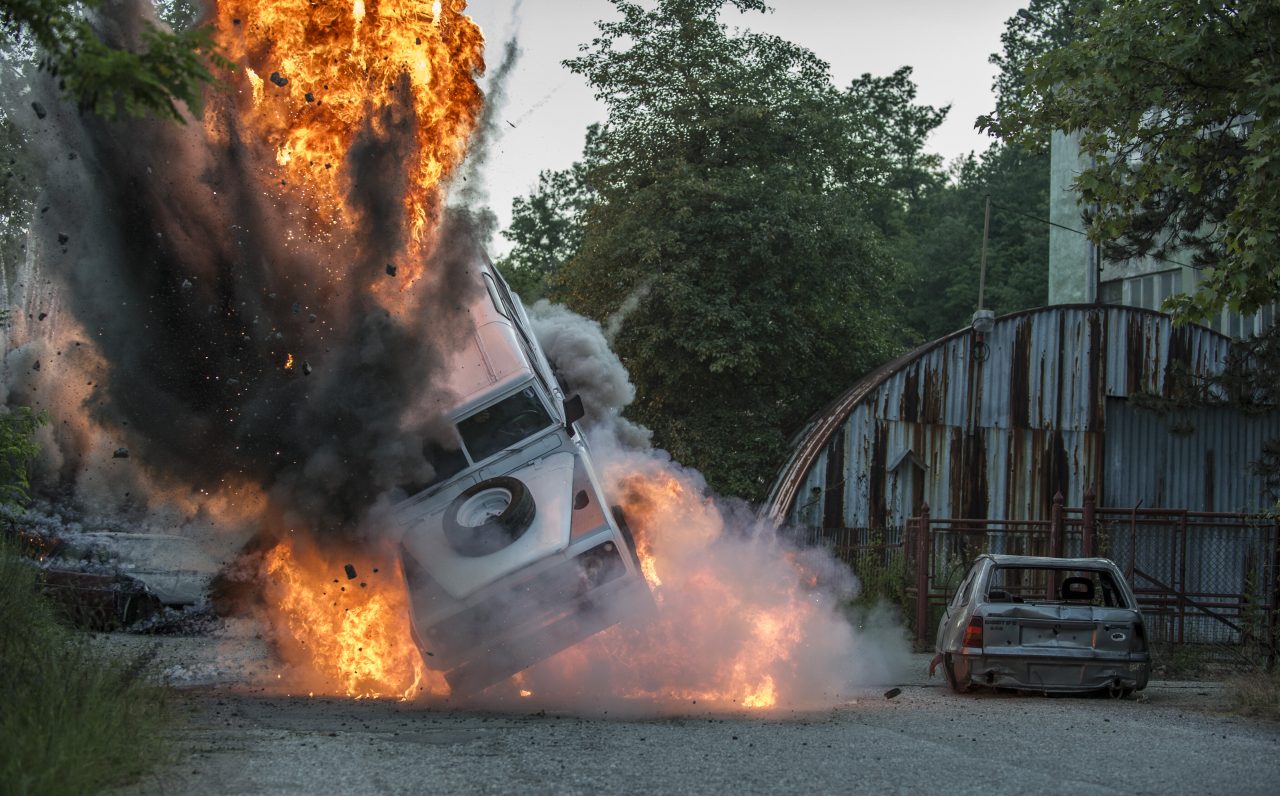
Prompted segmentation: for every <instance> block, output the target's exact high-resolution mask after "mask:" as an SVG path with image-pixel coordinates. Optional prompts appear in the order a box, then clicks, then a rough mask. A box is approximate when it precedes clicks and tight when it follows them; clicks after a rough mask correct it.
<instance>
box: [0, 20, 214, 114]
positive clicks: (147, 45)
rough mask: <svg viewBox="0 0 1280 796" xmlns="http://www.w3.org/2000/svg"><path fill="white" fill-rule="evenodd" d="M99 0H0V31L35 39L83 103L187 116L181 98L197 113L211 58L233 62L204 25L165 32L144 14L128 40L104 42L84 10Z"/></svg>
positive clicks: (49, 65) (44, 59)
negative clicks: (126, 43)
mask: <svg viewBox="0 0 1280 796" xmlns="http://www.w3.org/2000/svg"><path fill="white" fill-rule="evenodd" d="M100 5H101V0H86V2H83V3H73V2H66V0H0V34H2V35H3V37H4V38H5V39H7V40H8V41H9V42H10V43H16V44H19V45H20V46H21V45H34V47H35V48H36V49H37V50H38V56H39V58H40V67H41V68H42V69H44V70H46V71H48V72H49V74H50V75H52V76H53V77H56V78H58V81H59V86H60V87H61V89H62V90H63V91H64V92H65V93H66V94H67V95H68V96H70V97H71V98H72V99H74V100H75V101H76V103H77V104H79V106H80V108H81V109H83V110H88V111H92V112H94V113H96V114H98V115H100V116H104V117H107V118H113V117H116V116H120V115H127V116H142V115H148V114H153V115H157V116H161V117H166V118H169V119H173V120H175V121H178V122H184V121H185V116H184V114H183V111H182V109H181V108H180V107H179V103H180V104H182V105H186V106H187V107H188V108H190V109H191V111H192V112H193V113H196V114H198V113H199V112H200V108H201V106H202V100H203V97H202V92H203V90H204V86H205V85H206V84H208V83H211V82H213V79H214V78H213V75H212V73H211V72H210V71H209V67H208V64H209V63H213V64H214V65H216V66H218V67H219V68H226V67H229V66H230V63H229V62H228V61H226V60H225V59H223V58H221V57H220V56H219V55H218V54H217V53H216V51H215V49H214V45H213V40H212V38H211V36H210V34H209V32H208V30H206V29H205V28H189V29H186V30H178V31H164V30H161V29H159V28H157V27H156V26H155V25H153V24H152V23H151V22H150V21H145V20H144V21H143V22H142V26H141V31H140V33H139V35H138V40H137V41H136V42H131V43H130V44H131V45H132V46H129V47H126V46H122V45H121V44H120V43H118V42H113V41H109V40H108V39H107V38H106V37H104V36H103V35H102V33H101V32H100V31H98V30H96V29H95V28H94V26H93V25H92V24H91V23H90V20H89V18H88V16H87V14H86V11H85V9H86V8H88V9H95V8H97V7H99V6H100Z"/></svg>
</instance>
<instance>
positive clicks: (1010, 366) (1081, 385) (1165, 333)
mask: <svg viewBox="0 0 1280 796" xmlns="http://www.w3.org/2000/svg"><path fill="white" fill-rule="evenodd" d="M975 342H976V339H975V334H974V332H973V331H972V330H970V329H962V330H960V331H957V332H954V333H953V334H950V335H948V336H946V337H943V338H941V339H939V340H936V341H933V342H931V343H928V344H926V345H923V346H921V347H919V348H917V349H915V350H914V351H911V352H910V353H908V354H906V355H904V356H902V357H899V358H898V359H896V360H894V361H892V362H890V363H887V364H885V365H884V366H882V367H880V368H878V369H876V370H875V371H873V372H872V373H870V374H868V375H867V376H866V377H865V378H863V379H862V380H860V381H859V382H858V383H856V384H855V385H853V387H851V388H850V389H849V390H848V391H847V392H845V393H844V394H843V395H841V396H840V397H839V398H837V399H836V400H835V401H833V402H832V403H831V404H830V405H829V406H828V407H827V408H826V409H824V410H823V411H822V412H820V413H818V414H817V415H815V416H814V418H813V419H812V420H811V421H810V422H809V424H808V425H807V426H806V428H805V429H804V430H803V431H802V432H801V433H800V434H799V435H798V437H797V438H796V440H795V442H794V443H793V447H792V455H791V458H790V460H789V461H788V462H787V464H786V465H785V466H784V468H783V469H782V471H781V473H780V474H779V476H778V478H777V480H776V481H775V483H774V485H773V488H772V490H771V493H770V497H769V502H768V505H767V511H768V513H769V515H770V516H771V517H772V518H773V519H774V520H775V521H783V520H787V519H789V520H791V521H793V522H799V523H801V524H821V525H826V526H832V525H837V524H838V525H842V526H844V527H877V526H881V525H886V524H888V525H892V524H896V523H895V522H894V519H895V517H897V518H899V519H900V518H901V516H900V515H902V514H904V513H906V512H909V511H910V510H911V509H912V508H913V505H914V507H918V505H919V504H920V502H922V501H927V502H928V503H929V505H930V506H931V507H932V508H933V510H934V515H935V516H955V517H990V518H1009V519H1031V518H1040V517H1045V516H1047V514H1048V510H1049V507H1050V505H1051V502H1052V497H1053V494H1054V492H1056V491H1058V490H1061V491H1062V492H1063V494H1064V496H1065V497H1066V499H1067V505H1079V504H1080V501H1081V499H1082V496H1083V492H1084V491H1085V489H1086V488H1088V487H1090V486H1092V487H1093V488H1094V489H1095V490H1096V491H1098V492H1099V500H1101V501H1106V500H1107V497H1108V496H1107V495H1106V494H1104V486H1105V484H1104V481H1105V474H1106V473H1105V468H1106V467H1107V464H1108V462H1109V461H1112V460H1113V458H1114V457H1112V456H1109V455H1107V447H1108V446H1109V445H1114V444H1117V440H1127V439H1128V437H1127V436H1120V435H1116V434H1112V435H1107V434H1106V431H1107V422H1108V403H1109V401H1111V402H1114V401H1117V400H1119V401H1120V403H1122V404H1126V405H1127V401H1125V400H1123V399H1127V398H1128V397H1129V396H1131V395H1133V394H1134V393H1138V392H1145V393H1151V394H1155V395H1164V394H1165V392H1166V389H1167V386H1166V380H1165V375H1166V373H1167V371H1168V368H1169V365H1170V363H1173V362H1180V363H1182V364H1183V365H1184V366H1185V367H1186V368H1187V369H1188V371H1189V372H1190V373H1191V374H1193V375H1209V374H1213V373H1216V372H1218V371H1219V370H1220V369H1221V367H1222V365H1223V363H1224V361H1225V357H1226V354H1227V351H1228V348H1229V345H1230V340H1229V338H1227V337H1226V336H1224V335H1221V334H1218V333H1217V332H1214V331H1212V330H1211V329H1208V328H1205V327H1201V326H1195V325H1186V326H1181V327H1175V326H1174V325H1173V322H1172V319H1171V318H1170V317H1169V316H1168V315H1165V314H1163V313H1159V312H1154V311H1150V310H1143V309H1138V308H1133V307H1122V306H1099V305H1092V304H1090V305H1056V306H1052V307H1045V308H1040V309H1035V310H1027V311H1022V312H1016V313H1012V314H1009V315H1005V316H1003V317H1001V318H998V319H997V321H996V324H995V328H994V329H993V330H992V331H991V333H990V334H988V335H987V337H986V339H985V341H984V343H985V350H984V349H983V347H982V346H975ZM1272 416H1274V417H1276V420H1275V421H1274V424H1275V425H1277V429H1276V431H1277V432H1278V434H1277V435H1278V436H1280V413H1272ZM1204 425H1205V428H1206V429H1208V428H1210V427H1212V428H1213V429H1216V431H1215V432H1213V433H1218V434H1220V435H1221V436H1222V440H1221V443H1222V445H1224V446H1225V445H1229V444H1230V443H1231V439H1230V436H1231V435H1232V434H1236V431H1234V430H1233V429H1234V426H1233V424H1232V422H1231V421H1230V420H1216V421H1214V422H1212V423H1209V422H1207V421H1206V423H1205V424H1204ZM1124 444H1129V443H1128V442H1125V443H1124ZM1133 444H1138V445H1141V444H1145V443H1143V442H1141V441H1140V440H1137V439H1135V440H1134V441H1133ZM1220 447H1221V446H1220ZM1224 477H1225V476H1224ZM1113 491H1115V490H1113ZM1116 497H1117V498H1120V497H1121V496H1120V495H1116ZM1165 497H1166V499H1167V500H1169V501H1172V502H1170V503H1168V505H1184V503H1179V502H1178V501H1179V498H1180V496H1179V495H1178V494H1177V491H1176V490H1175V491H1173V492H1170V493H1167V494H1166V496H1165ZM908 504H913V505H908ZM1112 505H1116V504H1114V503H1113V504H1112ZM1148 505H1150V504H1148ZM1223 508H1224V509H1225V508H1226V505H1225V504H1224V505H1223ZM1232 508H1233V509H1234V508H1235V507H1232ZM818 518H822V519H821V521H819V520H818Z"/></svg>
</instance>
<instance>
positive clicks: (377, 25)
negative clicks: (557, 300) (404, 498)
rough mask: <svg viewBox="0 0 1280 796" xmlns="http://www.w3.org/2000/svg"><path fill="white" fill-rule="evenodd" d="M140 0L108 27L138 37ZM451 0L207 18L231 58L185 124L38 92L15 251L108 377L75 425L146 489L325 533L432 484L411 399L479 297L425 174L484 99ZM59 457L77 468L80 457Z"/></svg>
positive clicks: (432, 421) (446, 160)
mask: <svg viewBox="0 0 1280 796" xmlns="http://www.w3.org/2000/svg"><path fill="white" fill-rule="evenodd" d="M147 5H148V4H146V3H136V2H128V3H124V4H122V5H120V6H113V7H112V8H109V9H107V10H106V11H105V12H104V13H106V14H108V15H109V16H108V18H107V19H106V20H105V24H106V25H107V26H108V27H109V28H110V29H111V30H113V31H114V34H115V35H116V36H117V38H118V39H119V40H120V41H122V42H126V43H127V42H136V40H137V35H138V32H139V27H138V26H139V22H140V20H142V19H143V18H144V12H145V10H146V9H145V6H147ZM461 7H463V4H461V3H455V4H450V7H448V8H443V9H441V8H439V7H436V8H435V9H433V7H432V4H431V3H430V2H427V3H407V4H398V5H397V6H395V7H388V8H387V9H386V10H385V11H382V12H380V10H379V7H378V6H376V5H373V6H370V7H369V9H368V10H367V11H366V10H364V9H363V7H362V6H361V7H360V13H358V14H357V13H354V12H353V8H352V6H351V5H350V4H347V3H314V2H303V3H300V2H293V1H292V0H286V2H277V3H274V4H272V6H271V7H269V8H267V7H261V6H259V5H256V4H250V3H243V4H239V5H238V6H237V4H234V3H229V2H224V3H222V4H221V5H220V6H219V8H218V9H216V11H215V12H214V18H215V20H216V24H217V26H218V39H219V43H220V45H221V46H222V47H223V48H224V51H225V52H227V54H228V55H230V56H231V57H232V59H233V60H234V61H235V62H236V63H237V64H238V66H239V68H238V69H237V70H236V72H235V73H233V74H230V75H228V76H227V80H228V83H227V86H226V87H224V88H222V89H220V90H219V91H217V92H215V93H213V94H212V95H211V96H210V98H209V105H208V108H207V109H206V113H205V117H204V120H203V124H201V123H200V122H198V121H195V122H192V123H190V124H188V125H186V126H185V127H184V126H177V125H173V124H168V123H159V122H153V121H145V120H143V121H126V122H114V123H109V122H104V121H102V120H100V119H96V118H94V117H90V116H86V117H81V116H78V115H76V114H75V113H74V112H72V111H70V110H69V109H68V108H66V107H65V106H61V105H59V104H58V103H57V101H56V99H54V98H53V97H52V94H53V92H52V91H49V94H50V95H51V96H50V97H46V98H44V99H45V101H44V105H45V106H46V107H49V108H51V109H52V112H51V113H49V114H48V116H47V118H42V119H39V120H38V121H36V122H35V124H36V126H35V128H34V129H33V132H34V133H35V134H36V141H37V145H38V146H41V147H43V148H44V150H45V157H46V159H47V160H48V162H49V163H50V164H52V166H51V169H50V171H49V174H48V175H47V199H46V200H45V201H44V202H43V204H47V205H48V207H49V208H50V210H49V212H47V213H44V214H41V215H40V216H38V218H37V222H36V228H35V237H36V238H38V239H40V240H41V241H44V242H45V244H46V245H45V246H44V254H43V256H44V257H45V258H46V259H47V260H48V262H47V263H46V264H45V266H46V270H48V271H51V272H53V273H55V274H56V277H55V278H56V279H58V280H59V281H61V282H62V288H61V290H60V300H61V301H62V302H64V303H65V311H67V312H69V313H70V314H71V315H73V316H74V318H75V321H76V324H77V325H78V327H79V330H80V332H81V334H82V335H83V337H84V338H85V339H84V343H85V344H86V346H87V347H91V348H92V349H93V351H94V352H95V353H96V355H97V356H99V357H100V359H101V361H102V362H103V363H105V365H104V368H103V373H102V374H101V376H100V377H99V378H98V379H96V380H94V381H93V383H92V384H91V385H87V386H88V387H90V388H91V393H90V394H89V395H88V396H86V397H85V399H84V400H85V406H84V408H83V410H84V411H88V412H90V413H91V414H92V417H93V418H94V420H95V422H96V423H97V424H98V425H99V427H100V428H103V429H110V430H111V432H112V435H113V436H114V437H116V438H118V439H120V440H121V441H122V442H124V443H125V444H126V445H127V448H128V450H129V452H130V461H131V462H132V463H134V464H135V465H136V466H141V467H143V468H145V469H146V471H147V472H148V473H149V474H150V475H151V476H152V477H154V478H158V479H159V480H160V481H162V482H168V483H173V484H181V485H186V486H190V487H191V488H193V489H198V490H209V491H215V490H217V489H220V488H222V487H223V486H225V485H226V484H228V483H231V482H251V483H254V484H258V485H261V486H262V487H263V488H265V489H266V490H268V491H269V492H270V493H271V495H272V497H273V499H274V502H275V503H276V504H277V508H278V509H279V510H280V511H281V512H282V515H283V522H284V523H286V524H292V523H295V522H296V523H305V524H306V525H307V526H308V527H310V528H311V529H313V530H315V531H317V532H319V533H321V534H324V533H329V534H333V533H345V532H349V531H350V530H351V529H352V528H353V527H355V526H356V525H358V524H359V522H360V520H361V519H362V517H363V516H364V514H365V512H366V511H367V509H368V508H369V506H371V505H372V504H373V503H374V501H375V500H376V499H377V497H378V496H379V495H381V494H383V493H385V492H386V491H387V490H389V489H392V488H394V487H396V486H399V485H402V484H407V483H414V482H418V483H420V482H422V481H423V480H426V479H427V478H428V477H429V476H430V473H431V465H430V463H429V462H428V461H426V459H425V458H424V456H423V452H422V451H423V442H424V440H425V439H426V438H427V437H430V436H431V435H432V434H433V433H434V431H435V427H436V424H437V422H438V421H437V419H436V418H435V417H433V413H432V412H431V411H430V407H431V406H432V400H431V398H432V396H433V395H435V396H438V397H439V398H441V399H442V400H443V396H441V395H440V392H441V390H442V389H443V388H441V387H438V386H437V385H441V384H443V382H444V379H443V378H442V368H443V366H444V363H445V362H446V360H447V355H448V353H449V351H450V350H451V349H452V348H453V347H454V346H455V345H457V344H458V343H459V340H460V337H461V336H462V335H464V334H465V333H466V331H467V329H468V328H469V327H468V325H467V322H466V318H465V309H464V308H465V307H466V305H467V303H468V301H469V296H470V292H469V291H471V290H474V289H475V287H474V285H475V280H473V279H471V278H468V275H467V272H468V271H469V270H470V269H471V267H472V263H474V262H475V257H476V252H475V249H474V240H473V234H472V231H471V228H470V223H469V221H468V219H467V218H466V217H465V214H450V213H447V212H446V211H445V210H444V209H443V198H442V196H443V195H442V191H443V187H442V185H443V183H442V182H441V180H443V179H444V178H445V177H447V176H448V174H449V173H450V172H451V171H452V169H453V168H454V166H455V165H456V164H457V163H458V161H459V160H460V158H461V157H462V154H463V151H464V148H465V139H466V136H467V134H468V133H469V132H470V130H471V127H472V125H473V124H474V120H475V118H476V116H477V114H478V113H479V109H480V105H481V99H482V98H481V95H480V92H479V90H478V88H477V87H476V85H475V78H476V76H477V75H478V74H479V72H480V71H482V70H483V60H482V56H481V48H482V43H483V42H482V39H481V37H480V33H479V30H478V29H476V28H475V26H474V25H473V24H472V23H471V22H470V20H468V19H467V18H466V17H465V16H462V14H461ZM380 14H381V15H380ZM304 43H305V45H306V46H305V47H302V45H303V44H304ZM293 46H298V47H302V48H301V49H299V50H297V51H290V49H289V48H290V47H293ZM326 47H327V49H326ZM45 88H46V90H48V89H49V88H50V87H49V86H47V85H46V86H45ZM55 241H56V245H55ZM46 375H48V374H46ZM21 376H22V378H39V377H40V376H39V374H38V373H35V374H32V373H31V372H30V371H28V372H26V373H22V374H21ZM15 393H21V390H15ZM67 442H68V443H69V444H68V450H67V451H65V453H66V454H67V457H66V458H67V459H68V460H70V461H71V464H69V465H68V466H67V468H65V469H66V472H67V473H75V472H78V471H80V470H82V469H83V468H84V466H85V462H83V461H77V459H78V458H80V457H83V456H85V455H88V453H89V448H88V446H86V445H85V444H84V443H83V440H81V441H80V442H78V443H74V441H71V440H67ZM72 443H74V444H72ZM98 453H99V454H100V451H98Z"/></svg>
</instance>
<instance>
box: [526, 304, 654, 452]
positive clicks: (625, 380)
mask: <svg viewBox="0 0 1280 796" xmlns="http://www.w3.org/2000/svg"><path fill="white" fill-rule="evenodd" d="M528 309H529V321H530V322H531V323H532V324H533V333H534V335H535V336H536V337H537V338H538V343H539V344H540V345H541V346H542V350H543V351H544V352H545V353H546V355H547V359H549V360H550V361H551V363H552V366H553V367H554V368H555V369H556V371H557V372H558V373H559V374H560V377H561V378H562V379H564V381H565V384H566V386H567V387H568V390H569V394H570V395H572V394H573V393H577V394H579V395H581V396H582V404H583V407H584V408H585V409H586V412H587V415H586V417H585V418H583V421H582V422H583V427H584V428H585V429H586V430H587V432H588V434H591V435H598V434H601V433H603V434H608V435H611V436H613V437H615V438H616V439H617V440H618V442H619V444H621V445H623V446H625V447H630V448H647V447H648V446H649V440H650V438H651V437H652V436H653V432H651V431H650V430H649V429H647V428H645V427H644V426H641V425H639V424H637V423H634V422H632V421H630V420H628V419H626V418H625V417H623V416H622V411H623V410H624V409H626V407H627V406H629V405H630V404H631V402H632V401H634V400H635V398H636V388H635V385H633V384H632V383H631V377H630V375H628V374H627V369H626V368H625V367H624V366H623V364H622V360H620V359H618V355H617V354H615V353H613V350H612V349H610V348H609V343H608V341H606V340H605V335H604V332H603V330H602V329H601V328H600V324H598V323H596V322H595V321H593V320H591V319H590V318H584V317H583V316H581V315H578V314H577V313H575V312H573V311H572V310H570V309H568V308H567V307H564V306H562V305H560V304H552V303H551V302H549V301H547V300H546V299H540V300H538V301H537V302H535V303H534V304H533V306H531V307H529V308H528Z"/></svg>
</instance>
